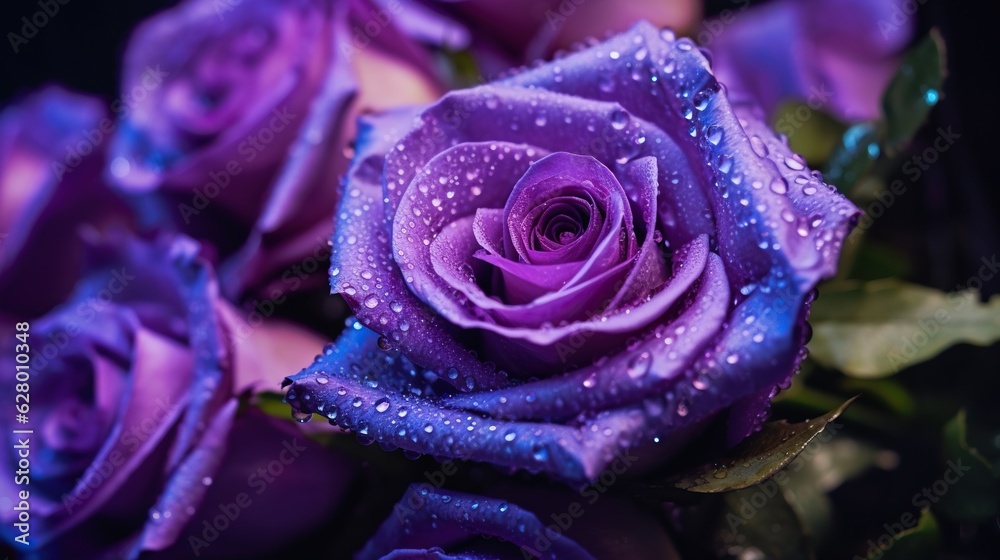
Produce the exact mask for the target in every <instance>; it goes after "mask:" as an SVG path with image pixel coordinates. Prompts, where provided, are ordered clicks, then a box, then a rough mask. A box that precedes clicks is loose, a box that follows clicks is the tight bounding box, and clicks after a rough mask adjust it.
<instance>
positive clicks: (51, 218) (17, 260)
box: [0, 86, 127, 320]
mask: <svg viewBox="0 0 1000 560" xmlns="http://www.w3.org/2000/svg"><path fill="white" fill-rule="evenodd" d="M113 127H114V121H113V120H112V119H111V118H110V117H108V116H107V115H106V111H105V108H104V104H103V103H101V101H100V100H98V99H95V98H92V97H88V96H84V95H80V94H76V93H72V92H69V91H67V90H65V89H62V88H60V87H58V86H48V87H46V88H44V89H41V90H38V91H36V92H32V93H30V94H29V95H27V96H25V97H24V98H23V99H20V100H18V101H17V102H16V103H14V104H12V105H10V106H8V107H7V108H5V109H4V111H3V112H2V113H0V317H3V314H5V313H6V314H9V315H11V316H14V317H17V318H18V319H17V320H21V319H24V318H29V317H35V316H38V315H40V314H42V313H44V312H45V311H47V310H48V309H50V308H51V307H52V306H53V305H56V304H57V303H59V302H60V301H62V300H63V299H64V298H65V297H66V296H67V295H69V292H70V291H71V290H72V289H73V284H74V283H75V282H76V280H77V279H78V278H79V273H80V267H81V265H82V258H83V247H84V244H83V239H82V238H81V237H80V235H79V232H80V230H81V229H91V230H94V229H103V228H106V227H108V225H109V224H111V223H124V222H127V211H126V209H125V207H124V204H123V203H122V202H121V201H120V200H119V199H118V198H117V197H116V196H115V195H114V193H113V192H112V191H111V190H110V189H108V188H107V187H106V186H105V184H104V182H103V181H102V179H101V168H102V166H103V164H104V153H105V149H104V148H105V147H106V144H107V133H108V131H110V130H112V129H113Z"/></svg>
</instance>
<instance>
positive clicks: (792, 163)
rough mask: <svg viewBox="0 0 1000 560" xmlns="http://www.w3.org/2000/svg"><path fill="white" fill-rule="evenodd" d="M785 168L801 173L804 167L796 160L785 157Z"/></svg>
mask: <svg viewBox="0 0 1000 560" xmlns="http://www.w3.org/2000/svg"><path fill="white" fill-rule="evenodd" d="M785 167H787V168H789V169H792V170H794V171H802V170H803V169H805V168H806V167H805V166H804V165H802V164H801V163H799V161H798V160H796V159H795V158H791V157H786V158H785Z"/></svg>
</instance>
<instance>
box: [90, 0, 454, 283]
mask: <svg viewBox="0 0 1000 560" xmlns="http://www.w3.org/2000/svg"><path fill="white" fill-rule="evenodd" d="M407 14H408V12H407V8H406V7H405V6H404V5H403V4H401V3H400V2H398V1H395V0H394V1H392V2H389V3H387V4H386V5H384V6H376V5H375V4H373V3H371V2H369V1H368V0H345V1H333V0H295V1H291V2H285V1H277V0H266V1H259V2H242V3H238V4H234V3H225V2H218V1H215V0H187V1H185V2H182V3H180V4H179V5H177V6H176V7H174V8H171V9H169V10H167V11H165V12H163V13H161V14H158V15H156V16H155V17H153V18H152V19H150V20H149V21H147V22H145V23H143V24H142V25H140V26H139V27H138V28H137V29H136V31H135V32H134V34H133V37H132V39H131V41H130V42H129V45H128V48H127V50H126V55H125V64H124V75H123V79H122V81H123V86H122V94H121V97H120V98H119V99H118V100H116V101H115V102H114V103H113V104H112V110H114V111H115V112H116V113H117V114H118V115H119V116H120V117H121V118H124V119H125V120H124V123H123V125H122V126H121V127H119V129H118V133H117V134H116V136H115V142H114V144H113V147H112V159H111V162H110V176H111V177H112V179H113V180H114V181H116V182H117V183H118V184H119V185H121V187H122V188H123V189H125V190H126V191H128V192H131V193H146V192H149V191H152V192H153V193H154V196H153V197H152V198H153V200H155V201H156V202H157V204H152V205H148V206H147V208H152V209H151V210H150V211H149V212H148V213H149V216H148V219H149V220H150V221H152V222H154V223H155V224H156V225H162V224H163V223H164V222H173V223H174V224H175V225H176V226H177V227H179V228H181V229H182V230H183V231H185V232H187V233H192V234H194V235H196V236H197V237H199V238H202V239H206V240H210V241H211V242H212V243H213V244H215V245H216V246H217V247H218V248H219V249H220V250H221V252H222V253H223V254H224V255H231V256H232V258H231V259H230V261H229V262H228V263H226V265H225V266H224V268H223V270H222V281H223V289H224V290H225V291H226V293H228V294H230V295H232V296H236V295H239V294H242V293H244V292H245V291H246V290H257V291H265V290H264V288H265V286H270V287H271V288H272V290H273V289H280V290H282V291H287V290H293V289H297V288H298V285H299V284H300V283H301V282H302V280H303V279H302V278H298V277H297V276H298V273H296V277H291V276H290V275H289V272H288V271H289V269H290V268H291V267H292V266H293V265H294V264H296V263H299V262H301V261H303V260H304V259H307V258H310V257H316V256H317V255H318V258H320V260H325V257H326V254H327V247H326V241H327V240H328V239H329V234H330V231H331V229H332V227H333V225H332V221H331V218H332V208H334V205H335V203H336V201H337V196H338V192H339V190H338V189H337V188H336V185H337V183H338V182H339V178H340V176H341V175H342V174H343V172H344V170H345V169H346V166H347V163H348V157H349V155H348V152H349V140H350V139H351V138H352V137H353V135H354V121H355V118H356V116H357V115H358V114H360V113H364V112H367V111H373V110H379V109H383V108H386V107H392V106H396V105H403V104H412V103H425V102H427V101H430V100H432V99H434V98H436V97H437V95H438V94H439V89H438V86H437V85H436V82H435V81H434V79H433V78H432V77H431V72H430V64H429V63H428V61H427V57H426V56H425V55H424V53H422V52H421V51H420V50H419V49H418V48H417V46H416V45H415V44H414V43H412V42H411V41H410V40H409V39H408V38H406V37H405V36H404V35H402V34H401V33H400V32H399V31H398V30H397V29H396V27H395V23H394V22H395V20H397V19H399V18H405V17H407ZM234 253H235V254H234ZM321 269H322V267H320V268H319V269H315V270H312V271H311V272H317V270H321ZM313 277H314V278H315V277H316V276H315V275H314V276H313Z"/></svg>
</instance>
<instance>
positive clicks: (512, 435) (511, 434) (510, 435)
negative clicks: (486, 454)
mask: <svg viewBox="0 0 1000 560" xmlns="http://www.w3.org/2000/svg"><path fill="white" fill-rule="evenodd" d="M516 437H517V434H516V433H514V432H512V431H511V432H507V433H506V434H504V436H503V439H504V441H514V438H516Z"/></svg>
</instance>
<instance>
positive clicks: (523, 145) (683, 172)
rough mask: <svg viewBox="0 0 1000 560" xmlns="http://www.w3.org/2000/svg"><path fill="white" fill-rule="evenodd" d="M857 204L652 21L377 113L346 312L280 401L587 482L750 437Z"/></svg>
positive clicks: (365, 144) (418, 442)
mask: <svg viewBox="0 0 1000 560" xmlns="http://www.w3.org/2000/svg"><path fill="white" fill-rule="evenodd" d="M857 215H858V210H857V209H856V208H855V207H854V206H853V205H852V204H851V203H850V202H849V201H847V200H846V199H845V198H844V197H843V196H842V195H840V194H838V193H837V191H836V189H834V188H833V187H832V186H830V185H827V184H825V183H824V182H823V181H822V179H821V178H820V176H819V174H818V173H815V172H812V171H810V170H809V169H808V168H806V166H805V164H804V162H803V160H802V158H801V157H799V156H798V155H796V154H793V153H791V152H790V151H789V149H788V147H787V145H786V144H785V143H784V142H783V141H782V140H781V139H779V138H778V137H777V136H776V135H775V134H774V133H773V132H772V131H771V130H769V129H768V128H767V127H766V126H765V125H764V124H763V123H762V121H761V119H760V113H759V112H758V111H755V110H754V109H753V108H752V107H747V106H739V105H733V104H731V103H730V102H729V100H728V99H727V95H726V93H725V91H724V90H723V88H722V86H721V85H720V83H719V82H718V81H717V80H716V78H715V77H714V76H713V75H712V72H711V67H710V64H709V62H708V60H706V58H705V56H704V55H703V54H702V53H701V52H700V51H699V49H698V48H697V47H696V46H694V44H693V43H692V42H691V41H690V40H688V39H680V40H675V38H674V35H673V34H672V33H670V32H669V31H665V32H662V33H661V32H660V31H659V30H657V29H656V28H654V27H652V26H651V25H649V24H648V23H638V24H636V25H635V26H634V27H633V28H632V29H631V30H630V31H628V32H627V33H624V34H621V35H618V36H616V37H614V38H612V39H609V40H608V41H606V42H604V43H600V44H597V45H595V46H593V47H590V48H587V49H586V50H583V51H580V52H577V53H574V54H572V55H569V56H567V57H565V58H561V59H558V60H555V61H553V62H551V63H548V64H545V65H543V66H540V67H538V68H535V69H530V70H524V71H522V72H521V73H519V74H517V75H515V76H513V77H511V78H509V79H505V80H503V81H499V82H495V83H491V84H488V85H485V86H481V87H476V88H472V89H467V90H461V91H455V92H452V93H449V94H448V95H446V96H445V97H443V98H442V99H441V100H440V101H438V102H437V103H435V104H433V105H430V106H427V107H425V108H423V109H422V110H417V111H412V112H402V111H399V112H394V113H391V114H387V115H385V116H383V117H378V118H372V119H370V120H368V121H367V126H366V127H365V128H364V129H363V130H362V132H361V134H360V138H359V141H358V148H357V155H356V157H355V159H354V162H353V164H352V167H351V170H350V172H349V174H348V177H347V182H346V186H345V194H344V197H343V200H342V202H341V205H340V207H339V210H338V213H337V229H336V232H335V234H334V237H333V256H332V259H331V269H330V275H331V284H332V287H333V290H334V291H335V292H337V293H340V294H342V295H343V296H344V298H345V299H346V300H347V302H348V304H349V305H350V306H351V308H352V309H353V310H354V312H355V313H356V315H357V323H355V324H354V325H352V327H351V328H350V329H348V331H347V333H346V334H344V335H343V336H342V338H341V339H340V341H339V342H338V344H337V347H336V348H334V349H331V351H330V352H329V353H328V355H324V356H321V357H320V359H319V360H318V361H317V362H316V363H314V364H312V365H310V366H308V367H307V368H305V369H304V370H303V371H302V372H300V373H299V374H296V375H294V376H291V377H290V378H288V379H287V380H286V384H288V385H290V388H289V391H288V394H287V399H288V401H289V402H290V403H291V405H292V406H293V407H294V408H295V409H297V410H298V411H311V412H320V413H321V414H324V415H326V416H327V417H328V418H329V419H331V420H332V421H334V422H335V423H337V424H338V425H340V426H342V427H344V428H349V429H352V430H355V431H356V432H357V433H358V435H359V437H360V438H361V439H362V440H363V441H378V442H380V443H382V444H383V445H389V446H398V447H401V448H404V449H406V450H409V451H411V452H422V453H429V454H433V455H434V456H441V457H458V458H464V459H473V460H477V461H487V462H491V463H495V464H498V465H504V466H509V467H516V468H523V469H528V470H535V471H546V472H550V473H553V474H555V475H557V476H559V477H562V478H565V479H569V480H573V481H580V480H588V479H593V477H595V476H596V475H597V474H598V473H600V472H601V471H602V469H604V468H605V467H606V466H607V465H608V464H609V463H611V462H612V461H614V460H615V458H616V454H617V453H619V452H620V451H621V449H623V448H636V447H639V446H644V447H645V446H648V447H649V448H653V449H655V448H656V446H657V445H658V446H659V447H660V448H663V449H669V448H671V447H674V446H676V445H679V444H680V443H681V442H682V441H683V439H684V437H686V436H690V435H691V433H693V432H694V431H696V430H697V429H698V427H699V426H702V425H703V424H704V423H705V422H706V421H708V420H710V419H712V418H714V417H715V416H716V415H718V413H720V412H722V411H725V410H728V411H729V412H728V422H729V430H730V433H729V437H730V441H732V442H735V441H738V440H739V439H741V438H742V437H744V436H746V435H747V434H748V433H750V432H752V431H753V430H754V429H756V427H758V425H759V423H760V422H761V421H762V419H763V417H764V415H765V413H766V411H767V407H768V403H769V400H770V397H771V396H772V395H773V393H774V392H775V391H776V389H777V388H778V387H779V386H782V385H784V384H787V383H788V382H789V380H790V376H791V375H792V374H793V372H794V371H795V369H796V367H797V365H798V363H799V362H800V361H801V359H802V357H803V355H804V352H805V350H804V344H805V341H806V338H807V337H808V325H807V324H806V316H807V313H808V306H809V302H810V301H811V298H812V292H813V289H814V288H815V286H816V284H817V282H818V281H819V280H820V279H822V278H825V277H829V276H831V275H832V274H834V272H835V269H836V263H837V258H838V255H839V253H840V247H841V243H842V240H843V238H844V236H845V235H846V233H847V232H848V231H849V229H850V228H851V226H852V224H853V223H854V222H855V221H856V219H857ZM650 453H652V452H650ZM650 453H644V454H643V455H644V456H647V457H648V456H650Z"/></svg>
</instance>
